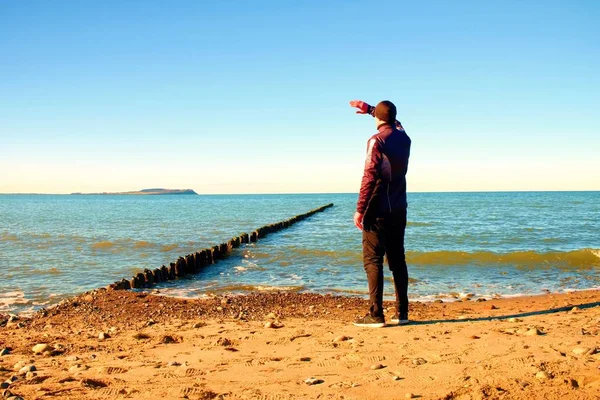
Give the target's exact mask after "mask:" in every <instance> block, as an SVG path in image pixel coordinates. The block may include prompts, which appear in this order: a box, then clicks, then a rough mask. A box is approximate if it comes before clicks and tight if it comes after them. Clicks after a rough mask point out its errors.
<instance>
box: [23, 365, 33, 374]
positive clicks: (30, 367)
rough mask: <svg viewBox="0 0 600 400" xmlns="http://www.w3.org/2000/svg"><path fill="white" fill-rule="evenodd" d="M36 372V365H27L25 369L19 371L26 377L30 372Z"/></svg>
mask: <svg viewBox="0 0 600 400" xmlns="http://www.w3.org/2000/svg"><path fill="white" fill-rule="evenodd" d="M35 370H36V369H35V365H26V366H24V367H23V368H21V369H19V375H25V374H27V373H28V372H33V371H35Z"/></svg>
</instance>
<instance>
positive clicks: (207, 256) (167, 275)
mask: <svg viewBox="0 0 600 400" xmlns="http://www.w3.org/2000/svg"><path fill="white" fill-rule="evenodd" d="M332 206H333V203H330V204H326V205H324V206H322V207H319V208H315V209H314V210H310V211H309V212H307V213H304V214H300V215H296V216H295V217H292V218H290V219H287V220H285V221H281V222H276V223H274V224H269V225H265V226H263V227H260V228H258V229H257V230H255V231H253V232H251V233H249V234H248V233H242V234H241V235H239V236H236V237H234V238H232V239H230V240H228V241H227V242H224V243H221V244H218V245H215V246H213V247H210V248H207V249H204V250H200V251H197V252H195V253H193V254H188V255H186V256H185V257H179V258H178V259H177V261H176V262H172V263H170V264H169V266H166V265H163V266H162V267H160V268H156V269H154V270H150V269H145V270H144V271H143V272H139V273H137V274H136V275H134V276H133V277H132V278H131V279H129V280H127V279H121V280H120V281H117V282H115V283H112V284H110V285H109V289H114V290H127V289H136V288H145V287H150V286H152V285H154V284H157V283H160V282H166V281H171V280H175V279H177V278H180V277H182V276H184V275H187V274H194V273H197V272H199V271H201V270H202V269H203V268H204V267H205V266H207V265H210V264H214V263H216V262H217V261H218V260H219V259H222V258H225V257H227V255H228V254H229V253H230V252H231V250H233V249H235V248H237V247H240V246H241V245H242V244H245V243H252V242H256V241H257V240H258V239H262V238H264V237H265V236H266V235H268V234H269V233H273V232H277V231H280V230H282V229H284V228H287V227H289V226H292V225H293V224H295V223H296V222H298V221H302V220H303V219H306V218H308V217H310V216H311V215H313V214H315V213H318V212H320V211H323V210H325V209H327V208H329V207H332Z"/></svg>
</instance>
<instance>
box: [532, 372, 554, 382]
mask: <svg viewBox="0 0 600 400" xmlns="http://www.w3.org/2000/svg"><path fill="white" fill-rule="evenodd" d="M535 377H536V378H537V379H540V380H544V379H550V378H552V376H550V374H549V373H547V372H546V371H539V372H538V373H537V374H535Z"/></svg>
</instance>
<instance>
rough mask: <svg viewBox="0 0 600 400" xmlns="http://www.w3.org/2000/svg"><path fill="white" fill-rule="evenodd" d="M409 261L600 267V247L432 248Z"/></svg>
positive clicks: (414, 254)
mask: <svg viewBox="0 0 600 400" xmlns="http://www.w3.org/2000/svg"><path fill="white" fill-rule="evenodd" d="M406 262H407V263H408V264H421V265H472V264H479V265H489V264H495V265H497V264H513V265H517V266H554V265H557V266H572V267H596V266H600V249H579V250H573V251H565V252H536V251H514V252H510V253H496V252H492V251H479V252H472V253H470V252H463V251H445V250H440V251H432V252H417V251H408V252H407V253H406Z"/></svg>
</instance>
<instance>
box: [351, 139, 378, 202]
mask: <svg viewBox="0 0 600 400" xmlns="http://www.w3.org/2000/svg"><path fill="white" fill-rule="evenodd" d="M382 159H383V155H382V153H381V143H380V142H379V140H377V138H375V137H372V138H371V139H369V141H368V142H367V159H366V160H365V170H364V172H363V177H362V181H361V184H360V192H359V195H358V204H357V205H356V211H358V212H359V213H360V214H364V213H365V211H366V209H367V205H368V204H369V200H371V197H372V196H373V191H374V189H375V185H376V184H377V180H378V179H379V175H380V170H381V161H382Z"/></svg>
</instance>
